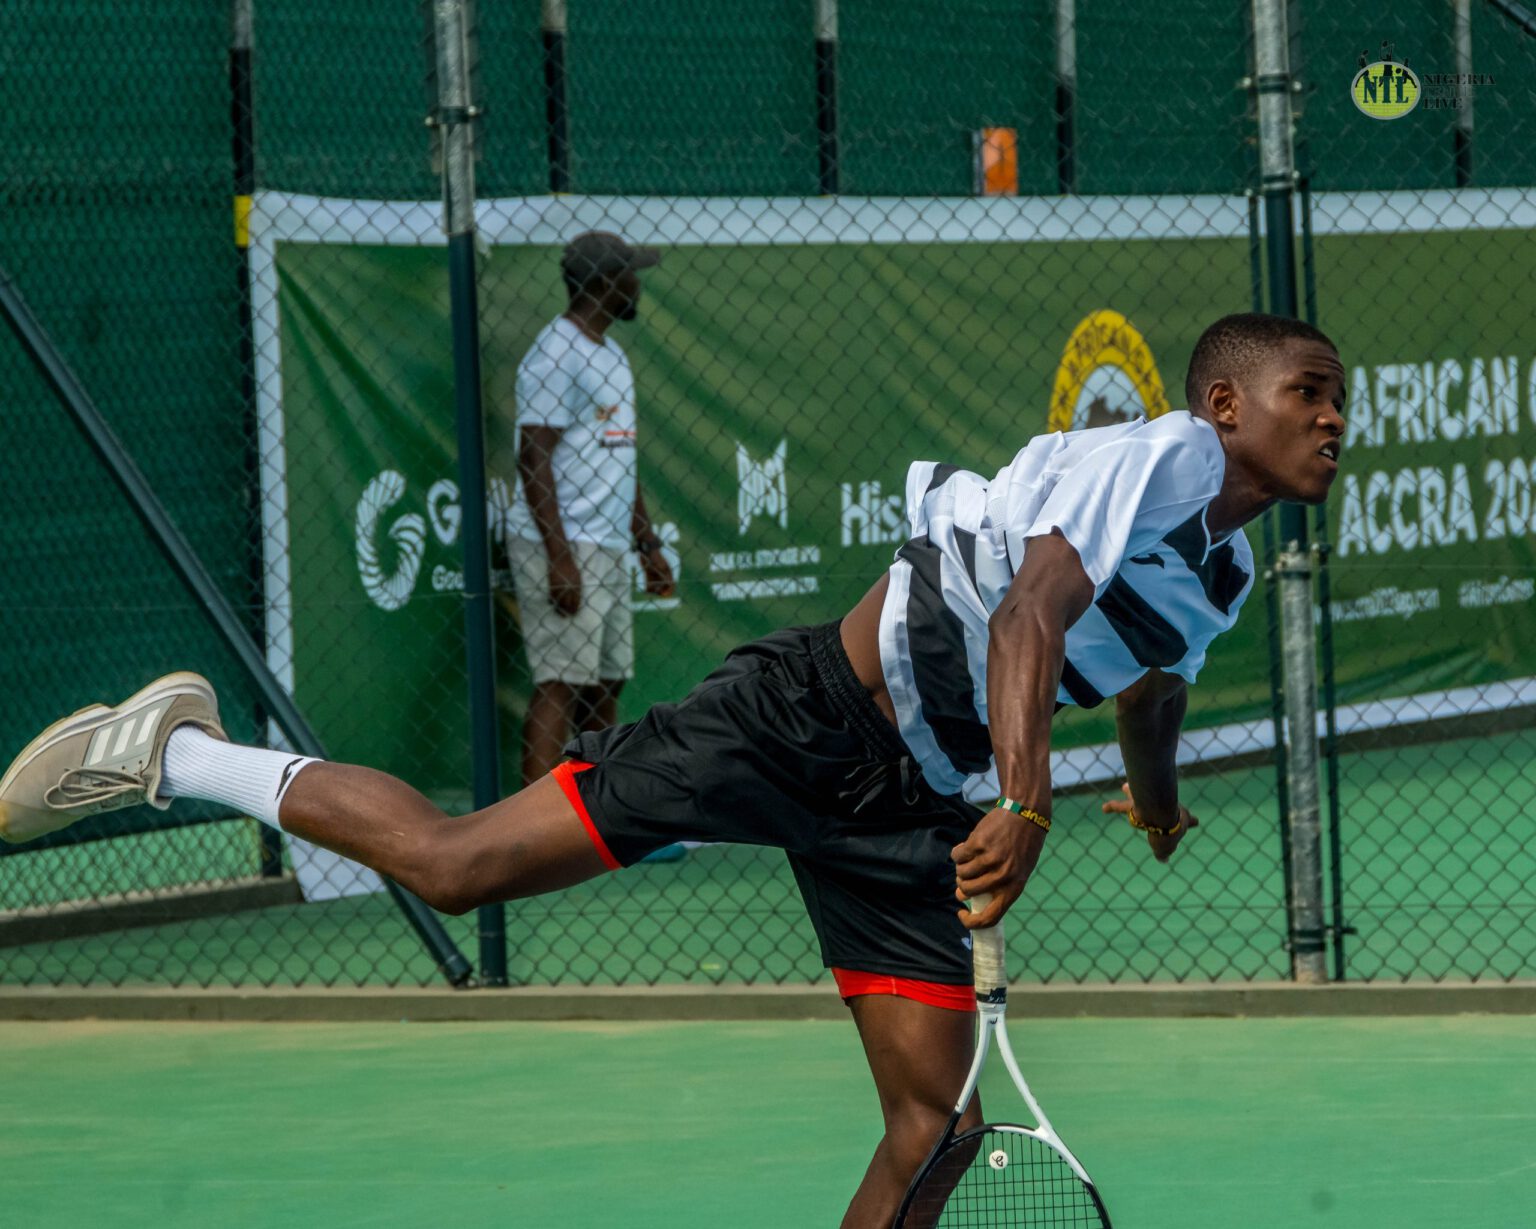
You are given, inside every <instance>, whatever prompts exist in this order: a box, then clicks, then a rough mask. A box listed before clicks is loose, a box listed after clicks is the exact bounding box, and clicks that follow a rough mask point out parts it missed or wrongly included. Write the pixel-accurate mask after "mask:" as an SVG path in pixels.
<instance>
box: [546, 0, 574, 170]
mask: <svg viewBox="0 0 1536 1229" xmlns="http://www.w3.org/2000/svg"><path fill="white" fill-rule="evenodd" d="M540 24H541V25H542V27H543V30H542V37H543V40H544V126H545V128H546V129H548V135H547V144H548V147H549V190H550V191H551V192H569V191H570V190H571V127H570V110H569V108H568V107H567V105H566V98H565V39H566V11H565V0H544V4H543V15H542V18H541V20H540Z"/></svg>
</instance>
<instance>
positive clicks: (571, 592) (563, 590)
mask: <svg viewBox="0 0 1536 1229" xmlns="http://www.w3.org/2000/svg"><path fill="white" fill-rule="evenodd" d="M549 600H550V601H551V602H553V603H554V606H555V609H556V610H557V611H559V612H560V613H561V614H563V615H565V616H566V617H567V618H569V617H570V616H571V615H573V614H575V613H576V612H577V611H578V610H580V609H581V569H580V568H579V567H577V566H576V556H575V554H574V553H573V552H572V551H570V550H563V551H557V552H556V553H555V554H553V555H551V556H550V557H549Z"/></svg>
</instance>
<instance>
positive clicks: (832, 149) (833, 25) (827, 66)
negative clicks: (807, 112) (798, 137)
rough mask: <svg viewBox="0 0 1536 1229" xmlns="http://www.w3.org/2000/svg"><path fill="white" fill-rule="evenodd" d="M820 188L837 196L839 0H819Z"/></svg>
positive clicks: (817, 59)
mask: <svg viewBox="0 0 1536 1229" xmlns="http://www.w3.org/2000/svg"><path fill="white" fill-rule="evenodd" d="M816 163H817V175H816V184H817V189H816V190H817V191H818V192H820V193H821V194H822V195H823V196H835V195H836V194H837V189H838V174H837V0H816Z"/></svg>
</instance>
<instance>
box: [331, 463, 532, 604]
mask: <svg viewBox="0 0 1536 1229" xmlns="http://www.w3.org/2000/svg"><path fill="white" fill-rule="evenodd" d="M406 497H407V483H406V478H405V475H404V474H402V473H400V472H399V471H398V470H393V469H386V470H384V471H383V472H382V473H381V474H379V475H378V476H377V477H375V478H373V479H372V480H371V481H370V482H369V483H368V485H367V486H365V487H364V488H363V492H362V494H361V495H360V496H359V497H358V501H357V508H356V512H355V515H354V518H353V529H354V537H355V542H356V549H357V575H358V579H359V580H360V581H362V585H363V592H364V593H366V594H367V595H368V600H369V601H370V602H372V603H373V604H374V605H375V606H377V607H378V608H379V609H380V610H400V609H402V608H404V606H405V605H406V603H407V602H409V601H410V600H411V597H412V595H413V594H414V593H415V592H416V587H417V584H418V582H419V580H420V578H421V572H422V568H423V566H424V565H425V563H426V558H427V552H428V548H429V547H430V546H431V544H432V542H433V541H434V540H435V541H436V542H437V543H438V544H439V545H441V546H452V545H454V544H455V543H456V542H457V541H458V538H459V530H460V528H461V527H462V525H463V520H464V512H463V508H462V506H461V504H460V501H459V485H458V483H456V482H454V481H453V480H452V479H451V478H439V479H438V480H437V481H436V482H434V483H433V484H432V485H431V486H430V487H428V488H427V494H426V500H425V504H424V507H423V510H422V511H411V510H404V509H402V508H401V505H402V504H403V503H405V501H406ZM510 507H511V493H510V491H509V489H508V487H507V484H506V482H505V481H504V480H503V479H501V478H492V479H491V480H490V482H489V483H488V484H487V487H486V518H487V522H488V524H489V526H490V532H491V538H492V540H494V541H498V542H502V543H505V541H506V516H507V510H508V509H509V508H510ZM429 529H430V530H431V535H430V537H429V535H428V530H429ZM430 581H431V585H432V588H433V590H434V591H436V592H438V593H451V592H460V591H462V590H463V588H464V572H463V570H462V567H461V561H460V560H459V559H457V558H455V559H454V560H453V562H452V563H451V564H450V563H437V564H435V565H434V566H433V568H432V571H431V574H430Z"/></svg>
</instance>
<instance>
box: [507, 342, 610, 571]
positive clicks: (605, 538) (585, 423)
mask: <svg viewBox="0 0 1536 1229" xmlns="http://www.w3.org/2000/svg"><path fill="white" fill-rule="evenodd" d="M517 425H518V427H519V429H521V428H522V427H525V426H532V427H555V428H558V429H559V430H561V431H563V432H564V434H563V435H562V436H561V437H560V443H559V444H557V445H556V446H555V451H554V455H553V456H552V458H551V463H552V465H553V467H554V472H555V498H556V500H557V501H558V502H559V505H560V519H561V521H562V522H563V524H564V526H565V536H566V537H567V538H569V539H570V540H571V541H573V542H594V543H597V544H598V545H601V546H609V547H617V548H621V549H622V548H625V547H627V546H629V544H630V518H631V517H632V516H633V514H634V509H635V491H636V487H637V474H636V465H635V374H634V371H633V370H632V369H631V368H630V365H629V357H628V356H627V355H626V354H625V353H624V351H623V350H622V349H620V348H619V343H618V342H616V341H614V340H613V339H612V338H608V339H606V340H604V341H602V342H596V341H593V340H592V339H591V338H589V337H588V336H587V335H586V334H585V333H583V332H582V331H581V330H580V329H579V328H577V327H576V325H574V324H572V323H571V322H570V321H569V320H567V319H566V318H565V317H564V316H557V317H556V318H555V319H554V320H552V321H551V322H550V323H549V324H547V325H545V326H544V328H543V329H542V330H541V331H540V333H539V335H538V336H537V337H536V338H534V342H533V345H532V346H531V347H529V350H528V353H527V354H525V355H524V356H523V361H522V362H521V363H519V364H518V368H517ZM518 446H521V440H520V439H519V441H518ZM507 532H508V533H509V534H511V535H512V536H514V537H518V538H526V539H530V540H533V541H537V540H538V538H539V530H538V526H537V524H535V522H534V519H533V511H532V509H530V508H529V506H528V500H527V499H526V498H525V496H524V493H523V491H522V490H521V488H519V490H518V492H517V496H516V497H515V498H514V499H513V500H512V507H511V508H510V510H509V511H508V514H507Z"/></svg>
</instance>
